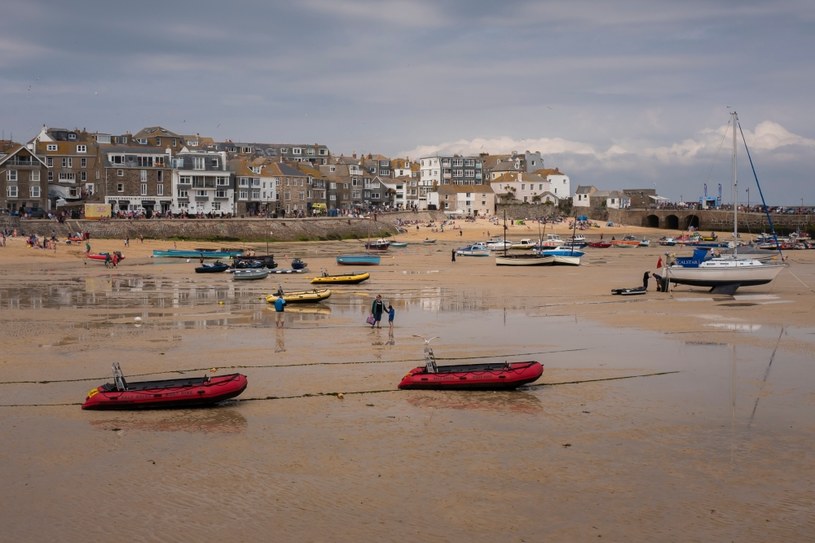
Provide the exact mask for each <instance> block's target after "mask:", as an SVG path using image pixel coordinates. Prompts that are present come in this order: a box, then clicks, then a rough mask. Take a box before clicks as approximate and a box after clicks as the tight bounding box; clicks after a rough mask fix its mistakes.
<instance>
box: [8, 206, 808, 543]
mask: <svg viewBox="0 0 815 543" xmlns="http://www.w3.org/2000/svg"><path fill="white" fill-rule="evenodd" d="M417 226H418V228H417ZM502 230H503V228H502V225H501V224H493V223H490V222H488V221H485V220H479V221H476V222H464V221H456V224H455V225H448V226H447V227H445V229H444V231H443V232H442V231H440V229H439V228H438V227H437V226H436V225H433V226H429V225H424V224H420V225H410V226H409V227H408V228H407V231H406V232H405V233H404V234H402V235H400V236H397V239H399V240H401V241H405V242H408V246H407V247H405V248H400V249H394V248H392V249H390V250H389V251H388V252H387V253H386V254H384V255H383V257H382V264H381V265H380V266H376V267H372V268H370V269H369V270H367V271H370V272H371V275H372V277H371V279H370V280H369V281H367V282H365V283H362V284H360V285H348V286H344V287H340V286H338V287H337V288H335V289H333V291H332V296H331V297H330V298H329V299H328V300H327V301H326V302H323V303H321V304H320V305H319V306H302V307H294V306H292V307H290V308H288V309H289V310H288V311H287V312H286V323H285V326H284V328H282V329H275V324H274V314H273V311H271V310H270V309H269V307H267V306H268V304H267V303H266V302H265V295H266V294H268V293H270V292H272V291H273V290H274V289H275V288H276V287H277V286H278V285H282V286H283V287H284V288H285V289H287V290H299V289H304V288H310V286H309V282H308V278H309V277H311V276H313V275H315V274H317V273H318V272H319V271H320V270H321V269H326V270H327V271H329V272H330V273H337V272H339V271H346V270H342V269H341V268H340V267H338V266H337V265H336V262H335V257H336V255H337V254H340V253H346V252H355V251H359V250H360V249H361V243H360V242H359V241H356V240H348V241H342V242H313V243H275V244H273V245H272V246H271V251H272V252H273V254H274V255H275V259H276V260H277V261H278V262H279V265H280V267H281V268H286V267H288V266H289V263H290V260H291V259H292V258H294V257H300V258H302V259H303V260H305V261H307V262H308V265H309V269H310V272H311V273H307V274H302V275H300V274H281V275H272V276H270V277H269V278H267V279H265V280H263V281H251V282H235V281H232V280H231V277H229V275H228V274H195V273H194V271H193V269H194V267H195V266H196V265H197V264H198V262H197V261H187V260H185V259H159V258H152V257H151V255H152V251H153V250H154V249H166V248H168V247H172V246H173V245H175V246H176V247H178V248H192V247H210V246H211V247H221V246H241V244H215V243H202V242H176V243H175V244H173V242H166V241H158V240H144V241H143V242H140V241H139V240H133V239H131V240H130V241H129V244H128V246H125V242H124V240H96V239H91V240H90V243H91V245H92V251H94V252H98V251H99V252H101V251H113V250H117V251H121V252H122V253H123V254H124V255H125V259H124V260H123V261H122V262H121V263H120V265H119V266H117V267H116V268H112V269H111V268H105V267H104V265H103V264H102V263H101V262H94V261H89V260H88V259H86V258H85V257H84V249H85V248H84V245H66V244H65V243H60V244H59V245H58V247H57V249H56V250H43V249H32V248H29V247H27V246H26V244H25V242H24V240H23V239H21V238H12V239H9V240H8V243H7V246H6V247H0V270H2V274H3V281H2V286H0V307H2V313H0V341H2V346H3V354H2V356H1V357H0V368H1V369H2V378H0V413H2V417H0V430H2V433H3V435H4V437H5V439H4V447H3V452H2V462H0V476H2V480H3V482H4V485H3V489H2V490H0V501H2V503H1V504H0V505H2V507H0V511H2V513H0V518H2V520H3V525H4V533H5V534H7V537H8V538H9V539H18V540H23V541H41V540H63V541H80V540H86V539H88V538H91V537H110V536H111V533H110V531H111V529H112V527H121V528H122V529H127V530H128V531H127V532H126V533H127V534H128V535H127V537H128V539H130V540H135V541H156V540H161V541H176V540H178V541H188V540H191V539H197V540H202V541H217V540H223V539H227V538H229V539H233V540H238V541H255V540H261V539H269V538H272V539H275V540H283V541H290V540H298V541H368V540H381V541H479V542H480V541H484V542H487V541H490V542H493V541H541V540H552V541H582V540H587V539H588V538H592V539H598V538H602V539H604V540H607V541H608V540H611V541H652V540H660V541H687V540H698V541H722V540H732V541H779V540H790V541H802V540H807V539H808V538H810V537H811V533H812V531H813V529H815V520H813V516H812V515H811V510H812V507H813V505H815V488H813V485H812V483H811V482H809V479H810V478H809V477H808V474H809V473H812V472H813V471H815V457H813V454H812V452H811V436H812V435H813V431H815V416H813V415H812V413H813V406H815V379H813V377H815V367H813V365H812V360H813V359H812V354H811V353H812V352H813V343H815V317H813V315H815V313H814V312H813V309H815V307H814V305H813V302H815V293H814V292H813V287H815V266H814V265H813V264H815V252H813V251H798V252H790V253H788V254H787V259H788V262H789V264H790V266H789V268H788V269H786V270H784V271H783V272H782V273H781V275H779V277H778V278H777V279H776V280H775V281H773V282H772V283H770V284H768V285H764V286H760V287H750V288H743V289H740V290H739V291H738V292H737V293H736V295H735V296H722V295H711V294H710V293H708V292H706V291H705V290H704V289H699V288H691V287H675V288H674V289H673V290H672V291H671V292H668V293H662V292H656V289H655V285H653V282H652V284H651V288H650V291H649V292H648V294H646V295H644V296H636V297H620V296H612V295H611V292H610V291H611V289H612V288H619V287H634V286H638V285H639V284H641V281H642V275H643V272H645V271H647V270H653V269H654V268H655V266H656V263H657V260H658V259H659V258H660V256H661V255H662V254H663V253H664V252H665V248H663V247H660V246H658V245H656V243H655V241H656V239H658V238H659V237H660V236H662V235H666V234H667V235H676V234H677V233H678V232H660V231H654V230H646V229H642V228H637V227H630V226H602V227H598V228H591V229H589V230H587V231H584V232H582V233H583V234H585V235H586V236H587V237H589V238H599V237H600V236H601V235H602V236H603V237H604V238H605V239H610V238H611V237H612V236H613V237H616V238H621V237H622V236H624V235H626V234H634V235H636V236H647V237H648V238H650V239H651V240H652V246H651V247H641V248H632V249H618V248H609V249H587V254H586V256H585V257H584V259H583V264H582V265H581V266H579V267H576V268H563V267H549V266H546V267H520V268H511V269H507V268H504V267H496V266H495V263H494V260H493V258H492V257H486V258H467V257H459V258H457V260H456V261H455V262H453V261H452V260H451V252H452V251H453V250H454V249H455V248H456V247H457V246H459V245H463V244H465V243H467V242H471V241H484V240H486V239H487V238H488V237H491V236H498V235H500V234H501V233H502ZM546 231H547V232H555V233H559V234H561V235H562V236H567V235H570V234H571V230H570V227H569V225H568V224H567V223H563V224H560V225H556V226H552V225H547V230H546ZM539 234H540V232H539V229H538V227H537V225H513V226H511V227H509V228H508V231H507V236H508V237H509V238H511V239H514V240H518V239H521V238H532V239H537V237H538V236H539ZM426 238H430V239H436V240H437V241H436V243H434V244H424V243H422V241H423V240H424V239H426ZM241 248H243V247H242V246H241ZM254 248H255V249H256V250H257V251H259V252H264V251H265V246H264V245H259V244H255V245H254ZM670 251H671V252H676V253H677V254H682V253H683V252H689V251H688V250H686V249H682V248H679V247H675V248H671V249H670ZM376 294H382V295H383V298H384V299H385V300H386V301H388V302H390V303H392V304H393V305H394V307H395V308H396V323H395V326H394V328H393V330H388V329H387V327H385V328H383V329H370V328H369V327H367V326H366V325H365V324H364V319H365V316H366V315H367V312H368V308H369V307H370V303H371V300H372V299H373V297H374V296H376ZM433 336H437V337H438V339H436V340H434V341H433V345H434V348H435V350H436V355H437V356H438V357H439V359H440V360H444V359H448V360H460V359H465V358H466V359H471V358H484V359H493V358H500V359H507V360H522V359H537V360H540V361H541V362H542V363H543V364H544V365H545V368H546V369H545V371H544V374H543V376H542V378H541V379H540V380H539V381H538V382H537V383H535V384H533V386H530V387H526V388H524V389H522V390H518V391H514V392H502V393H483V392H482V393H469V394H468V393H461V392H437V391H434V392H417V391H398V390H397V389H396V384H397V383H398V381H399V379H400V378H401V377H402V375H404V373H405V372H406V371H407V370H408V369H410V368H412V367H414V366H416V365H419V364H420V363H421V356H422V344H423V340H422V338H425V337H433ZM114 361H115V362H120V363H121V365H122V368H123V369H124V370H125V372H126V373H127V374H128V375H130V376H132V378H138V376H151V377H155V378H167V377H168V376H172V375H177V374H178V373H179V372H182V373H192V374H196V373H198V374H200V373H204V372H208V371H212V370H215V371H217V372H219V373H225V372H229V371H240V372H241V373H244V374H246V375H247V376H248V378H249V388H248V389H247V390H246V392H245V393H244V394H243V395H242V396H241V397H240V398H239V401H236V402H230V403H228V404H227V405H224V406H222V407H218V408H215V409H207V410H176V411H151V412H118V413H109V412H87V411H82V410H81V409H80V407H79V405H80V404H81V402H82V400H83V399H84V396H85V393H86V392H87V391H88V390H89V389H90V388H91V387H93V386H95V385H98V384H101V383H102V382H105V381H109V380H110V378H109V374H110V365H111V363H112V362H114ZM487 512H488V513H489V514H485V513H487Z"/></svg>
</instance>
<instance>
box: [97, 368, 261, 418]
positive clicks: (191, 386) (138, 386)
mask: <svg viewBox="0 0 815 543" xmlns="http://www.w3.org/2000/svg"><path fill="white" fill-rule="evenodd" d="M246 385H247V381H246V376H245V375H242V374H240V373H230V374H228V375H213V376H209V375H205V376H203V377H182V378H179V379H163V380H159V381H140V382H136V383H128V382H127V381H125V378H124V375H122V370H121V368H120V367H119V364H118V363H114V364H113V383H105V384H104V385H100V386H98V387H96V388H94V389H92V390H91V391H90V392H88V396H87V398H85V403H83V404H82V409H158V408H168V407H203V406H208V405H212V404H215V403H218V402H222V401H224V400H228V399H230V398H234V397H235V396H237V395H239V394H240V393H241V392H243V391H244V390H246Z"/></svg>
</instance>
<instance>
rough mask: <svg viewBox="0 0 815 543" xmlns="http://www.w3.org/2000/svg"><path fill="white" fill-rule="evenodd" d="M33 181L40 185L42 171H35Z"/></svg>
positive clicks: (32, 173) (32, 176)
mask: <svg viewBox="0 0 815 543" xmlns="http://www.w3.org/2000/svg"><path fill="white" fill-rule="evenodd" d="M31 180H32V181H34V182H37V183H39V181H40V170H34V171H32V172H31Z"/></svg>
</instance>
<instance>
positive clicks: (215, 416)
mask: <svg viewBox="0 0 815 543" xmlns="http://www.w3.org/2000/svg"><path fill="white" fill-rule="evenodd" d="M94 417H95V418H94V419H93V420H91V421H90V425H91V426H92V427H93V428H94V429H97V430H108V431H115V432H121V431H127V430H138V431H143V432H200V433H210V432H218V433H237V432H243V431H244V430H246V419H245V418H244V416H243V415H242V414H241V412H240V406H239V404H238V402H234V401H233V402H225V403H224V404H222V405H219V406H216V407H208V408H205V409H170V410H145V411H121V412H116V413H115V414H111V413H105V414H102V415H99V416H96V415H94Z"/></svg>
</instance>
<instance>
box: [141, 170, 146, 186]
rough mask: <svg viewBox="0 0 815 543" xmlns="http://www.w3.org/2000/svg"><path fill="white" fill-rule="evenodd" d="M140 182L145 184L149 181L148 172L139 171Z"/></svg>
mask: <svg viewBox="0 0 815 543" xmlns="http://www.w3.org/2000/svg"><path fill="white" fill-rule="evenodd" d="M139 180H140V181H141V182H142V183H145V182H146V181H147V170H139Z"/></svg>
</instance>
